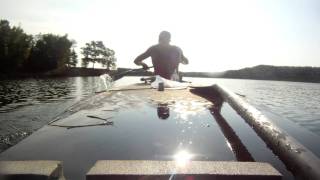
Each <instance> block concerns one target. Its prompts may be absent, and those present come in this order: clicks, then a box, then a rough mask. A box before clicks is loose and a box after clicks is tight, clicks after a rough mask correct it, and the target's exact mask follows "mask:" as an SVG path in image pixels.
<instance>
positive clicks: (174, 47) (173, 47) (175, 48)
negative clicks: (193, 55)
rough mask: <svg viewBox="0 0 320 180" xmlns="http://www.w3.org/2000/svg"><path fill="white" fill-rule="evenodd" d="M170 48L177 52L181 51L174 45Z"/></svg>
mask: <svg viewBox="0 0 320 180" xmlns="http://www.w3.org/2000/svg"><path fill="white" fill-rule="evenodd" d="M171 48H172V49H174V50H177V51H181V48H180V47H178V46H175V45H171Z"/></svg>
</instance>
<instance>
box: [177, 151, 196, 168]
mask: <svg viewBox="0 0 320 180" xmlns="http://www.w3.org/2000/svg"><path fill="white" fill-rule="evenodd" d="M192 157H193V156H192V154H190V153H189V152H188V151H186V150H181V151H179V152H178V153H176V154H175V155H174V160H175V162H176V164H177V166H179V167H184V166H186V165H187V164H188V162H190V160H191V159H192Z"/></svg>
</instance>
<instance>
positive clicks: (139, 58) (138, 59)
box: [134, 48, 150, 69]
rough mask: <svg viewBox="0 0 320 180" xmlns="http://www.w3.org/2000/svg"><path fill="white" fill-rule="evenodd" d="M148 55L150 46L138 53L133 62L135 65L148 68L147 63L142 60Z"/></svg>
mask: <svg viewBox="0 0 320 180" xmlns="http://www.w3.org/2000/svg"><path fill="white" fill-rule="evenodd" d="M148 57H150V48H149V49H148V50H147V51H146V52H144V53H142V54H140V55H139V56H138V57H137V58H136V59H135V60H134V63H135V64H136V65H138V66H142V68H143V69H148V65H147V64H146V63H144V62H142V61H143V60H145V59H147V58H148Z"/></svg>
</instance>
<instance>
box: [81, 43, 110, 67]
mask: <svg viewBox="0 0 320 180" xmlns="http://www.w3.org/2000/svg"><path fill="white" fill-rule="evenodd" d="M81 49H82V51H81V53H82V55H83V58H82V66H84V67H87V66H88V64H89V63H90V62H91V63H92V67H93V68H94V64H95V63H100V64H102V66H106V67H107V69H108V70H109V69H110V67H114V66H115V65H116V58H115V56H114V55H115V52H114V51H113V50H112V49H109V48H106V47H105V46H104V44H103V42H102V41H91V42H90V43H86V44H85V47H83V48H81Z"/></svg>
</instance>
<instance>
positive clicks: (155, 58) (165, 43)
mask: <svg viewBox="0 0 320 180" xmlns="http://www.w3.org/2000/svg"><path fill="white" fill-rule="evenodd" d="M170 40H171V35H170V33H169V32H168V31H162V32H161V33H160V35H159V43H158V44H157V45H154V46H151V47H150V48H149V49H148V50H147V51H146V52H144V53H142V54H141V55H139V56H138V57H137V58H136V59H135V60H134V63H135V64H136V65H140V66H142V67H143V69H148V65H147V64H145V63H144V62H142V61H143V60H145V59H146V58H148V57H151V59H152V64H153V67H154V74H155V75H160V76H161V77H163V78H166V79H170V80H175V81H178V80H179V75H178V69H179V63H182V64H188V63H189V61H188V59H187V58H186V57H185V56H184V55H183V53H182V50H181V49H180V48H179V47H177V46H173V45H170Z"/></svg>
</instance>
